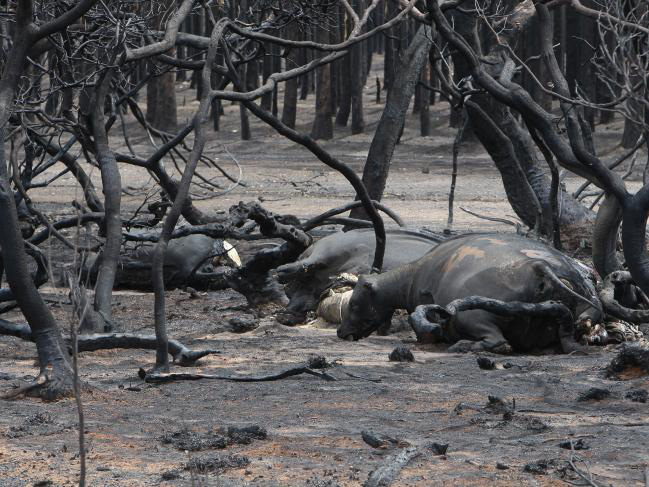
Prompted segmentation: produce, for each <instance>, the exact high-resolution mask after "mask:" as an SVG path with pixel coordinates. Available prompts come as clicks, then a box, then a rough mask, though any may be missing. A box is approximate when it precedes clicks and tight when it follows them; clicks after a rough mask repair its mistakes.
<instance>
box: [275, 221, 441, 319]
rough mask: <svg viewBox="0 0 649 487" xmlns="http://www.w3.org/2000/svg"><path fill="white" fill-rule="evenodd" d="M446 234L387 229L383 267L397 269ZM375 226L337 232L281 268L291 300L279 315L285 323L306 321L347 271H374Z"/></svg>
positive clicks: (431, 246)
mask: <svg viewBox="0 0 649 487" xmlns="http://www.w3.org/2000/svg"><path fill="white" fill-rule="evenodd" d="M441 240H442V238H441V237H440V236H439V235H436V234H434V233H432V232H425V231H417V230H407V229H391V230H387V231H386V247H385V256H384V258H383V270H384V271H387V270H390V269H394V268H396V267H399V266H401V265H403V264H406V263H408V262H411V261H413V260H416V259H418V258H420V257H421V256H422V255H424V254H425V253H426V252H429V251H430V250H431V249H432V248H433V247H435V246H436V245H437V244H438V243H439V242H440V241H441ZM375 242H376V240H375V234H374V231H373V230H372V229H362V230H351V231H348V232H336V233H333V234H331V235H328V236H326V237H324V238H322V239H320V240H318V241H316V242H315V243H314V244H313V245H311V246H310V247H309V248H308V249H306V250H305V251H304V252H303V253H302V254H301V255H300V256H299V257H298V259H297V261H295V262H292V263H290V264H286V265H282V266H280V267H278V268H277V275H278V279H279V281H280V282H281V283H283V284H286V286H285V291H286V295H287V296H288V298H289V304H288V306H287V307H286V310H285V312H284V313H281V314H279V315H278V319H279V320H280V321H282V322H283V323H285V324H293V323H299V322H302V321H304V319H305V317H306V313H307V312H308V311H311V310H315V309H316V307H317V306H318V302H319V301H320V297H321V295H322V293H323V292H324V291H325V290H327V288H328V287H329V286H330V285H331V283H332V282H333V280H334V279H335V278H336V277H337V276H339V275H341V274H343V273H348V274H352V275H359V274H365V273H368V272H370V269H371V266H372V261H373V259H374V250H375Z"/></svg>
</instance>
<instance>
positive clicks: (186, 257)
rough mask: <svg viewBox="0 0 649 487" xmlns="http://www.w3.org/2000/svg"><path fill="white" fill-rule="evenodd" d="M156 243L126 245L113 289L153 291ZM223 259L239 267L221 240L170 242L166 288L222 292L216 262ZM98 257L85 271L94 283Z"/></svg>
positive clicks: (199, 237) (198, 237)
mask: <svg viewBox="0 0 649 487" xmlns="http://www.w3.org/2000/svg"><path fill="white" fill-rule="evenodd" d="M154 248H155V243H151V242H131V241H127V242H125V243H124V244H123V245H122V250H121V252H120V258H119V261H118V263H117V275H116V276H115V287H116V288H126V289H140V290H151V289H152V281H151V279H152V277H151V276H152V273H151V266H152V263H153V251H154ZM221 258H224V259H227V260H229V263H230V264H232V265H237V263H238V264H239V265H240V261H239V260H238V255H237V254H236V250H234V249H233V247H232V246H231V245H230V244H229V243H227V242H224V241H223V240H221V239H213V238H211V237H208V236H206V235H188V236H186V237H180V238H175V239H172V240H171V241H170V242H169V245H168V247H167V251H166V253H165V260H164V265H163V276H164V281H165V288H167V289H173V288H177V287H182V286H191V287H194V288H197V289H207V288H209V289H224V288H227V287H228V284H227V282H226V280H225V277H224V275H223V274H224V273H223V272H217V269H216V265H218V264H219V262H218V260H219V259H221ZM100 259H101V254H92V255H90V256H89V257H88V258H87V259H86V262H85V264H84V271H85V272H86V273H87V277H88V279H89V280H90V282H92V283H94V281H95V279H96V277H97V272H98V270H99V260H100Z"/></svg>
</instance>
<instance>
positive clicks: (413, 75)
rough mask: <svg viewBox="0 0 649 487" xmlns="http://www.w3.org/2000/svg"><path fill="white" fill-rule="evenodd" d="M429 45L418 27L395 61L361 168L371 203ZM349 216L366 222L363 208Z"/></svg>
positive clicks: (376, 197)
mask: <svg viewBox="0 0 649 487" xmlns="http://www.w3.org/2000/svg"><path fill="white" fill-rule="evenodd" d="M431 45H432V41H431V29H430V27H429V26H423V27H420V28H419V31H418V32H417V34H416V35H415V37H414V39H413V41H412V43H411V44H410V46H409V47H408V49H407V50H406V51H405V52H404V53H403V56H402V57H401V59H400V60H399V64H398V68H397V69H396V77H395V79H394V84H393V86H392V89H391V90H390V91H389V92H388V98H387V101H386V103H385V108H384V109H383V114H382V115H381V120H380V121H379V124H378V126H377V128H376V133H375V134H374V138H373V139H372V143H371V144H370V150H369V152H368V154H367V161H366V162H365V167H364V168H363V183H364V184H365V187H366V188H367V191H368V193H369V195H370V197H371V198H372V199H373V200H377V201H380V200H381V197H382V196H383V191H384V189H385V183H386V181H387V178H388V171H389V170H390V161H391V160H392V154H393V153H394V148H395V146H396V144H397V140H398V138H399V134H400V131H401V128H402V127H403V124H404V122H405V119H406V115H407V112H408V105H409V104H410V99H411V98H412V95H413V93H414V91H415V86H416V85H417V82H418V80H419V76H420V74H421V71H422V69H423V67H424V66H425V65H426V62H427V60H428V57H427V56H428V51H429V50H430V47H431ZM350 217H352V218H362V219H367V214H366V213H365V211H364V209H362V208H356V209H354V210H352V212H351V214H350Z"/></svg>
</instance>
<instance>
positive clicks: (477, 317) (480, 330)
mask: <svg viewBox="0 0 649 487" xmlns="http://www.w3.org/2000/svg"><path fill="white" fill-rule="evenodd" d="M500 319H502V318H500ZM496 320H498V317H495V316H494V315H492V314H491V313H487V312H485V311H478V310H475V311H463V312H461V313H459V314H458V315H457V316H456V317H455V318H454V319H453V320H452V321H453V323H452V325H453V327H454V330H455V333H457V335H459V336H461V337H467V338H469V339H470V340H460V341H458V342H457V343H455V344H454V345H452V346H451V347H449V349H448V351H449V352H468V351H471V352H493V353H501V354H508V353H511V352H512V350H513V349H512V346H511V345H510V344H509V342H508V341H507V339H506V338H505V337H504V336H503V334H502V332H501V331H500V328H499V327H498V325H497V323H496Z"/></svg>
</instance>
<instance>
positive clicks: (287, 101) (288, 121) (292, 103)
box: [282, 25, 298, 128]
mask: <svg viewBox="0 0 649 487" xmlns="http://www.w3.org/2000/svg"><path fill="white" fill-rule="evenodd" d="M297 37H298V36H297V27H296V26H295V25H289V26H288V27H287V28H286V38H287V39H293V40H296V39H297ZM285 62H286V69H287V70H288V69H293V68H294V67H296V66H297V52H296V50H295V49H291V51H290V52H289V54H288V55H287V56H286V59H285ZM297 83H298V80H297V78H291V79H290V80H288V81H286V82H285V83H284V106H283V107H282V123H283V124H284V125H286V126H288V127H290V128H295V119H296V115H297Z"/></svg>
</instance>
